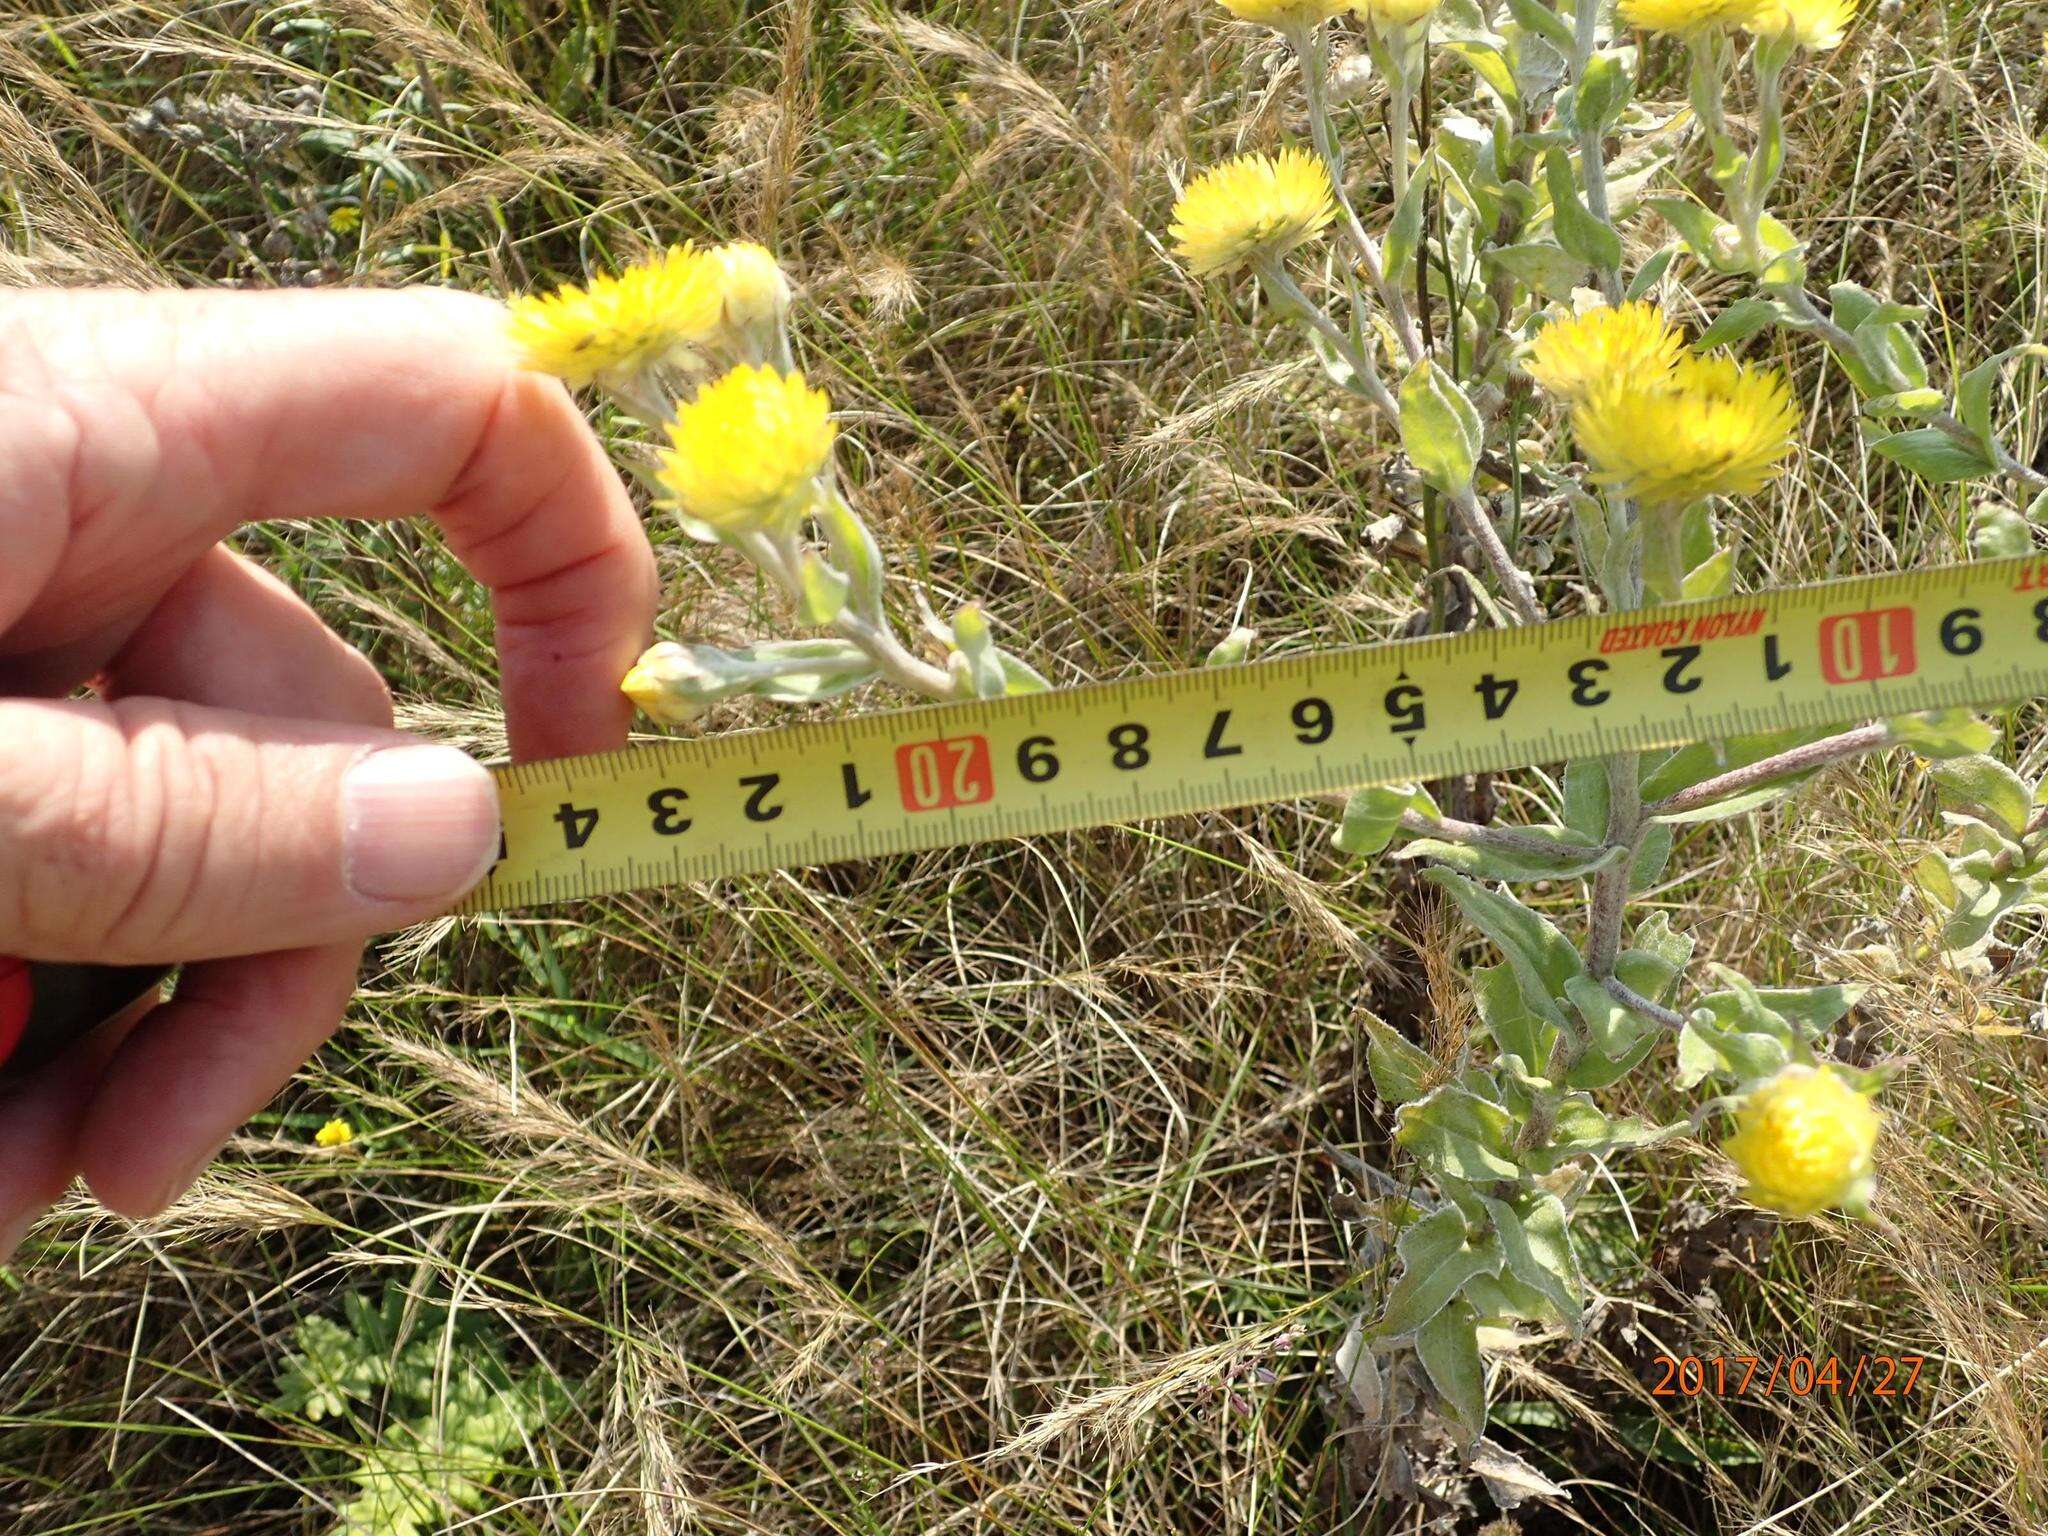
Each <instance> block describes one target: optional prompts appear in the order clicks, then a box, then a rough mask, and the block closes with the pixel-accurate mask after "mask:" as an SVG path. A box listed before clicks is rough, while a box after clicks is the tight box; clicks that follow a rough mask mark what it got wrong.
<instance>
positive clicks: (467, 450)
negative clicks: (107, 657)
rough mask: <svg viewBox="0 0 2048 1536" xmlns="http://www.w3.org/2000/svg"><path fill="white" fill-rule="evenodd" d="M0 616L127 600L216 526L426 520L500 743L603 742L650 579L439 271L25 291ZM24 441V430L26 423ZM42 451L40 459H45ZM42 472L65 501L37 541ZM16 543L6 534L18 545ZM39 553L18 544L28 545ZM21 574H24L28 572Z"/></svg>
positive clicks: (6, 318) (605, 492)
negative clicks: (491, 685) (479, 617)
mask: <svg viewBox="0 0 2048 1536" xmlns="http://www.w3.org/2000/svg"><path fill="white" fill-rule="evenodd" d="M0 383H4V385H5V386H6V388H7V390H8V393H9V394H10V395H12V396H14V397H15V398H17V399H23V398H26V399H29V400H33V401H35V402H36V408H35V409H34V410H30V411H20V412H10V422H9V424H8V425H6V426H0V463H6V464H13V465H27V464H36V465H42V466H45V471H44V472H43V473H41V474H18V475H11V476H6V477H0V546H5V547H10V548H15V549H18V550H20V551H22V558H20V559H18V560H17V561H15V562H12V563H13V565H14V569H15V572H16V573H17V579H20V576H21V573H24V572H27V573H31V574H33V575H36V576H39V577H40V579H39V580H37V581H36V582H35V587H34V590H33V592H10V591H9V590H7V588H8V580H7V576H6V573H5V572H0V632H7V633H8V636H9V641H10V644H19V645H21V646H22V647H24V648H26V649H29V650H34V649H37V648H38V647H39V646H43V647H49V648H61V647H62V646H64V645H65V644H66V643H70V642H77V641H79V640H81V639H83V638H85V632H84V631H79V632H69V633H67V626H76V625H82V624H85V623H88V622H92V621H94V620H95V619H97V621H98V622H101V623H104V622H105V620H104V616H105V615H106V614H107V613H109V612H121V611H124V609H123V601H124V599H125V600H128V601H129V602H130V603H132V605H133V606H134V607H135V609H136V617H137V619H138V621H139V618H140V616H141V613H142V612H146V610H147V606H148V605H149V604H150V603H151V602H152V601H153V600H154V597H155V595H156V591H155V590H152V586H151V584H152V583H154V584H156V590H161V588H163V587H165V586H167V585H168V584H169V582H170V581H171V580H172V579H174V577H175V575H176V573H177V572H179V571H181V570H183V569H184V568H185V567H186V566H188V565H189V564H190V563H191V562H192V561H193V560H194V559H196V558H198V556H199V554H200V553H201V552H202V551H203V550H204V549H205V548H206V547H207V546H209V545H211V544H213V543H215V542H217V541H218V540H219V539H221V538H222V537H223V536H224V535H226V534H227V533H228V532H229V531H231V530H232V529H233V528H234V527H236V526H237V525H238V524H241V523H245V522H255V521H264V520H270V519H275V518H283V517H341V518H372V519H389V518H395V517H406V516H413V515H419V514H425V515H427V516H430V517H432V518H433V519H434V520H435V521H436V522H438V523H439V524H440V525H441V527H442V528H443V529H444V530H445V532H446V534H447V537H448V543H449V547H450V548H451V549H452V550H453V552H454V553H455V555H456V557H457V558H458V559H460V560H461V561H462V563H463V565H464V566H466V567H467V568H468V569H469V571H470V572H471V573H472V574H473V575H474V576H475V577H476V578H477V579H478V580H479V581H481V582H482V583H483V584H484V585H485V586H486V587H488V588H489V589H490V591H491V606H492V611H493V613H494V615H495V617H496V623H497V643H498V654H499V660H500V663H501V667H502V671H503V688H504V700H505V714H506V720H507V726H508V729H509V731H510V735H511V741H512V749H513V752H514V754H515V755H517V756H520V757H551V756H562V755H567V754H571V753H577V752H591V751H600V750H604V749H607V748H610V747H614V746H617V745H618V744H619V743H620V742H621V741H623V740H624V737H625V731H626V725H627V721H628V718H629V713H630V706H629V705H628V703H627V701H626V700H625V699H624V698H623V697H622V696H621V695H620V693H619V691H618V683H619V679H620V678H621V677H623V676H624V675H625V673H626V671H627V669H628V668H629V667H630V666H631V665H632V663H633V660H634V658H635V657H636V656H637V655H638V654H639V652H640V650H641V649H642V647H643V646H644V645H645V643H646V640H647V637H648V632H649V629H650V627H651V625H652V622H653V616H654V606H655V594H656V581H655V573H654V558H653V553H652V551H651V550H650V549H649V547H648V543H647V539H646V535H645V533H644V532H643V531H642V529H641V527H640V523H639V519H638V517H637V516H636V515H635V513H634V510H633V506H632V502H631V500H630V498H629V497H628V496H627V494H626V490H625V487H624V486H623V485H622V484H621V483H620V481H619V478H618V475H617V474H616V473H615V472H614V471H613V469H612V468H611V466H610V464H609V463H608V462H607V460H606V458H605V455H604V450H603V448H602V446H601V445H600V444H599V443H598V441H597V439H596V438H595V436H594V435H593V434H592V433H591V432H590V430H589V428H588V426H587V425H586V424H585V423H584V421H583V419H582V416H581V415H580V413H579V412H578V411H577V409H576V406H575V403H574V402H573V401H572V400H571V399H570V397H569V395H568V393H567V392H566V391H565V390H564V389H563V388H562V386H561V385H560V384H558V383H557V382H556V381H554V380H553V379H549V378H545V377H542V376H541V375H538V374H534V373H530V372H527V371H524V370H522V369H521V368H520V367H519V365H518V360H517V358H516V357H515V355H514V353H513V350H512V348H511V346H510V344H509V343H508V341H507V340H506V337H505V334H504V328H503V313H502V310H501V309H500V308H499V307H498V306H497V305H495V304H493V303H491V302H489V301H488V300H485V299H481V298H478V297H476V296H473V295H467V294H460V293H455V292H452V291H447V290H441V289H408V290H397V291H370V290H357V291H334V292H312V293H306V292H288V293H262V294H253V293H221V292H213V293H173V292H166V293H131V292H119V291H109V290H85V291H76V290H73V291H61V292H60V291H54V290H41V291H33V290H32V291H27V292H16V293H12V294H8V295H5V296H4V297H0ZM39 438H40V439H41V440H40V441H38V439H39ZM59 466H61V472H60V470H59V468H58V467H59ZM52 485H56V486H58V487H61V488H63V490H64V493H65V496H66V499H67V500H68V502H69V506H68V509H67V510H68V517H67V518H66V519H65V520H64V526H63V527H62V529H61V530H58V536H57V539H56V543H55V547H54V548H49V547H47V546H48V545H49V543H50V540H49V538H48V535H49V533H50V532H51V529H50V516H49V505H50V504H49V501H48V500H47V499H46V497H45V495H44V494H43V493H44V492H46V491H47V490H48V489H49V488H50V487H51V486H52ZM17 541H18V542H17ZM39 550H41V552H42V553H43V554H44V555H46V556H47V559H44V560H41V561H39V560H38V559H37V558H36V554H37V552H38V551H39ZM39 565H40V566H41V567H42V569H40V570H38V569H37V567H38V566H39Z"/></svg>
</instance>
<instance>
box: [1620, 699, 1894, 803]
mask: <svg viewBox="0 0 2048 1536" xmlns="http://www.w3.org/2000/svg"><path fill="white" fill-rule="evenodd" d="M1897 739H1898V738H1897V737H1896V736H1894V735H1893V734H1892V728H1891V727H1890V726H1889V725H1886V724H1884V723H1883V722H1882V721H1880V722H1879V723H1877V724H1875V725H1859V726H1857V727H1856V729H1854V730H1853V731H1843V732H1842V733H1841V734H1839V735H1836V736H1823V737H1822V738H1821V739H1820V740H1819V741H1809V742H1807V743H1806V744H1805V745H1804V746H1799V747H1793V748H1792V749H1790V750H1789V751H1785V752H1780V753H1778V754H1777V755H1776V756H1774V757H1766V758H1762V759H1760V760H1759V761H1757V762H1754V763H1750V764H1748V765H1747V766H1745V767H1741V768H1731V769H1729V770H1728V772H1726V773H1722V774H1716V775H1715V776H1714V777H1713V778H1711V779H1702V780H1701V781H1700V782H1699V783H1697V784H1694V785H1692V786H1691V787H1690V788H1687V789H1681V790H1679V791H1678V792H1677V793H1676V794H1670V795H1666V796H1665V797H1664V798H1663V799H1662V800H1657V801H1654V802H1652V803H1651V804H1650V805H1649V806H1648V807H1647V810H1646V814H1648V815H1649V816H1651V817H1657V816H1676V815H1678V814H1680V813H1681V812H1685V811H1691V810H1697V809H1698V808H1699V807H1701V806H1703V805H1712V804H1713V803H1714V802H1715V801H1716V800H1726V799H1728V798H1730V797H1731V796H1734V795H1742V794H1747V793H1748V792H1749V791H1751V790H1753V789H1762V788H1763V787H1764V786H1765V785H1767V784H1769V783H1771V782H1772V781H1774V780H1776V779H1783V778H1789V777H1791V776H1792V775H1794V774H1801V773H1811V772H1813V770H1814V769H1816V768H1825V767H1826V766H1827V765H1828V764H1829V763H1838V762H1840V761H1842V760H1843V759H1844V758H1850V757H1860V756H1861V755H1862V754H1864V753H1865V752H1878V751H1882V750H1883V749H1884V748H1886V747H1889V746H1891V745H1893V744H1894V743H1895V742H1896V741H1897Z"/></svg>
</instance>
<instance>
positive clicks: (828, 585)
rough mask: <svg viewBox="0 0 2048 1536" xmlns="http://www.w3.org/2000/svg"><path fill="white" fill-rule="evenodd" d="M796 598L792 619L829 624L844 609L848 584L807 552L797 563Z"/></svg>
mask: <svg viewBox="0 0 2048 1536" xmlns="http://www.w3.org/2000/svg"><path fill="white" fill-rule="evenodd" d="M797 581H798V584H799V587H800V596H799V597H798V600H797V605H796V616H797V618H798V619H800V620H802V621H803V622H804V623H806V624H811V625H823V624H830V623H831V622H832V621H833V620H834V619H836V618H838V617H839V614H840V612H841V610H843V609H844V608H845V607H846V594H847V591H848V589H849V586H850V583H849V582H848V581H847V579H846V578H845V577H844V576H842V575H841V574H840V573H839V572H837V571H835V570H833V569H832V567H831V566H829V565H827V564H826V563H825V562H824V561H823V560H820V559H819V558H818V557H817V556H816V555H815V554H813V553H812V552H811V551H809V550H805V551H804V552H803V554H802V555H801V556H800V557H799V558H798V561H797Z"/></svg>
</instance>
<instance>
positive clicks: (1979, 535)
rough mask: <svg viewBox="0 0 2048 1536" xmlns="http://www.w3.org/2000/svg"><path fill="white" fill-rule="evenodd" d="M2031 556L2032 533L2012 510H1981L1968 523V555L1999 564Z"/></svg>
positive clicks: (2024, 520) (1995, 507) (1998, 508)
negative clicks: (2009, 559) (2003, 561)
mask: <svg viewBox="0 0 2048 1536" xmlns="http://www.w3.org/2000/svg"><path fill="white" fill-rule="evenodd" d="M2033 552H2034V530H2033V529H2032V528H2031V527H2029V526H2028V524H2027V520H2026V519H2025V518H2024V517H2021V516H2020V515H2019V513H2017V512H2015V511H2014V510H2013V509H2012V508H2011V507H1998V506H1991V507H1980V508H1979V509H1978V511H1977V513H1976V515H1975V516H1973V517H1972V518H1971V519H1970V553H1971V554H1973V555H1975V556H1976V557H1977V558H1978V559H1979V560H2000V559H2006V558H2009V557H2012V556H2016V555H2030V554H2032V553H2033Z"/></svg>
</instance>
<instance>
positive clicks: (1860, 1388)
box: [1650, 1355, 1926, 1397]
mask: <svg viewBox="0 0 2048 1536" xmlns="http://www.w3.org/2000/svg"><path fill="white" fill-rule="evenodd" d="M1925 1363H1926V1356H1924V1355H1851V1356H1849V1357H1847V1358H1844V1357H1843V1356H1841V1355H1658V1356H1657V1357H1655V1359H1653V1360H1652V1361H1651V1362H1650V1367H1651V1381H1650V1395H1651V1396H1652V1397H1700V1396H1712V1397H1744V1396H1750V1395H1754V1396H1758V1397H1767V1396H1769V1395H1770V1394H1772V1393H1774V1392H1783V1393H1785V1394H1786V1395H1787V1396H1790V1397H1812V1396H1814V1395H1815V1394H1816V1393H1821V1394H1825V1395H1828V1396H1832V1397H1854V1396H1855V1395H1856V1394H1858V1393H1862V1394H1864V1395H1866V1396H1869V1397H1904V1396H1905V1395H1906V1394H1907V1393H1908V1392H1911V1391H1912V1390H1913V1389H1914V1387H1915V1386H1916V1385H1917V1384H1918V1382H1919V1380H1920V1367H1921V1366H1922V1365H1924V1364H1925Z"/></svg>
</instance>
